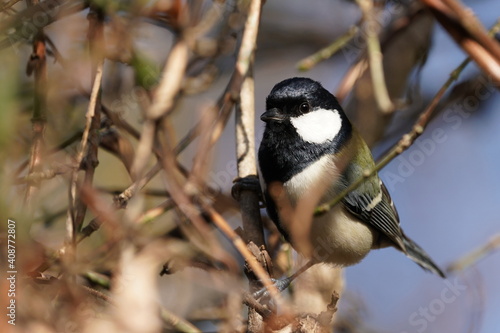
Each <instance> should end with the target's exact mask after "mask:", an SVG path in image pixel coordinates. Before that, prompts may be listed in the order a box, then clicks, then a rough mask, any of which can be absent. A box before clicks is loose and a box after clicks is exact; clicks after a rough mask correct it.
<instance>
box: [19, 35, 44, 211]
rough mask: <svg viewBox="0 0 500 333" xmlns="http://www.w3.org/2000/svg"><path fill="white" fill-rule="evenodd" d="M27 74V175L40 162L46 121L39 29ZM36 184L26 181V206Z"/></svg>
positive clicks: (42, 40) (41, 44)
mask: <svg viewBox="0 0 500 333" xmlns="http://www.w3.org/2000/svg"><path fill="white" fill-rule="evenodd" d="M26 71H27V74H28V75H29V74H31V72H34V76H35V91H34V104H33V117H32V118H31V123H32V130H33V141H32V145H31V152H30V159H29V164H28V177H29V176H30V175H32V174H33V173H36V172H39V171H40V168H41V164H42V153H43V150H44V146H45V143H44V131H45V123H46V121H47V120H46V109H47V103H46V91H47V57H46V45H45V35H44V33H43V30H42V29H40V30H39V32H38V34H37V36H36V38H35V40H34V41H33V53H32V54H31V59H30V61H29V62H28V66H27V69H26ZM36 188H37V186H36V184H34V183H28V184H27V187H26V194H25V197H24V202H25V204H26V206H27V207H30V206H31V198H32V196H33V194H34V193H35V191H36Z"/></svg>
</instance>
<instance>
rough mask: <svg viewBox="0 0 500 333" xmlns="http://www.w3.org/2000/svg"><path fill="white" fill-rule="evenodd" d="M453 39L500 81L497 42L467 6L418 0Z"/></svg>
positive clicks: (440, 0) (442, 0) (452, 1)
mask: <svg viewBox="0 0 500 333" xmlns="http://www.w3.org/2000/svg"><path fill="white" fill-rule="evenodd" d="M421 1H422V2H423V3H424V4H426V5H427V6H428V7H429V8H430V9H431V10H432V12H433V14H434V16H435V17H436V19H437V20H438V21H439V23H440V24H441V25H442V26H443V27H444V28H445V29H446V30H447V31H448V33H449V34H450V36H451V37H452V38H453V39H454V40H455V41H456V43H457V44H458V45H459V46H460V47H462V48H463V49H464V51H465V52H467V53H468V54H469V56H470V57H471V58H472V60H474V61H475V62H476V63H477V64H478V66H479V67H480V68H481V69H482V70H483V72H485V73H486V74H487V75H489V76H490V77H491V78H492V79H493V81H494V82H496V83H497V84H499V83H500V46H499V45H498V43H497V42H496V41H495V40H494V39H493V38H491V36H488V35H487V33H486V31H485V30H484V28H483V27H482V25H481V24H480V22H479V21H478V20H477V19H476V18H475V17H474V16H473V14H472V13H471V11H470V10H467V9H465V8H464V7H463V6H462V5H461V4H459V3H458V2H457V1H455V0H421Z"/></svg>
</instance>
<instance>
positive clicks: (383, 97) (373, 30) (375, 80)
mask: <svg viewBox="0 0 500 333" xmlns="http://www.w3.org/2000/svg"><path fill="white" fill-rule="evenodd" d="M372 1H373V0H356V3H357V4H358V6H359V8H360V9H361V12H362V13H363V19H364V21H365V27H366V29H365V34H366V44H367V47H368V61H369V63H370V73H371V76H372V85H373V92H374V94H375V101H376V102H377V105H378V107H379V109H380V110H381V111H382V112H383V113H391V112H393V111H394V105H393V104H392V102H391V98H390V97H389V92H388V91H387V85H386V83H385V78H384V68H383V65H382V51H381V50H380V41H379V39H378V29H377V20H376V18H375V10H374V8H373V2H372Z"/></svg>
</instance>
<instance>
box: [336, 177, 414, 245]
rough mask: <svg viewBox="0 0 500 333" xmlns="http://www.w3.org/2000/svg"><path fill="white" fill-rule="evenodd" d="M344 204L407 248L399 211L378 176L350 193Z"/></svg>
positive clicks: (366, 221)
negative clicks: (400, 224)
mask: <svg viewBox="0 0 500 333" xmlns="http://www.w3.org/2000/svg"><path fill="white" fill-rule="evenodd" d="M343 204H344V206H345V208H346V209H347V210H348V211H349V212H350V213H352V214H353V215H355V216H356V217H357V218H359V219H360V220H361V221H363V222H365V223H367V224H368V225H370V226H372V227H374V228H375V229H377V230H379V231H381V232H382V233H383V234H384V235H385V236H387V237H388V238H389V239H390V240H391V241H393V242H394V243H395V244H397V245H398V246H399V247H400V248H401V249H402V250H403V251H404V250H405V245H404V243H403V237H404V236H403V233H402V231H401V228H400V226H399V216H398V213H397V211H396V209H395V207H394V204H393V202H392V200H391V197H390V196H389V192H388V191H387V188H386V187H385V185H384V184H383V183H382V181H381V180H380V179H379V178H378V177H377V176H374V177H373V178H370V179H367V180H366V181H365V183H363V184H361V185H360V186H359V187H358V188H357V189H356V190H354V191H352V192H350V193H348V194H347V195H346V196H345V197H344V199H343Z"/></svg>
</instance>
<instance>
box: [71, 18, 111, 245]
mask: <svg viewBox="0 0 500 333" xmlns="http://www.w3.org/2000/svg"><path fill="white" fill-rule="evenodd" d="M88 18H89V44H90V51H91V58H92V64H93V65H92V69H93V70H92V76H93V85H92V92H91V95H90V102H89V106H88V108H87V113H86V116H85V117H86V123H85V129H84V131H83V135H82V140H81V142H80V148H79V151H78V154H77V156H76V161H75V165H74V169H73V172H72V176H71V183H70V188H69V197H70V200H69V202H70V204H69V206H68V217H67V219H66V237H67V242H68V243H69V244H75V242H76V234H77V233H78V231H79V230H80V228H81V225H82V223H83V219H84V217H85V212H86V207H85V205H83V204H82V203H81V202H79V201H78V200H77V193H76V192H77V187H78V171H79V169H80V167H81V166H82V162H83V160H84V158H85V159H86V165H85V179H84V184H85V185H91V184H92V179H93V177H94V171H95V167H96V166H97V164H98V161H97V150H98V146H99V128H100V126H101V124H100V109H101V107H100V95H101V82H102V75H103V63H104V58H103V57H102V50H103V42H104V41H103V38H104V36H103V29H104V26H103V21H104V16H103V14H102V12H100V10H98V9H92V10H91V12H89V16H88Z"/></svg>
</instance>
